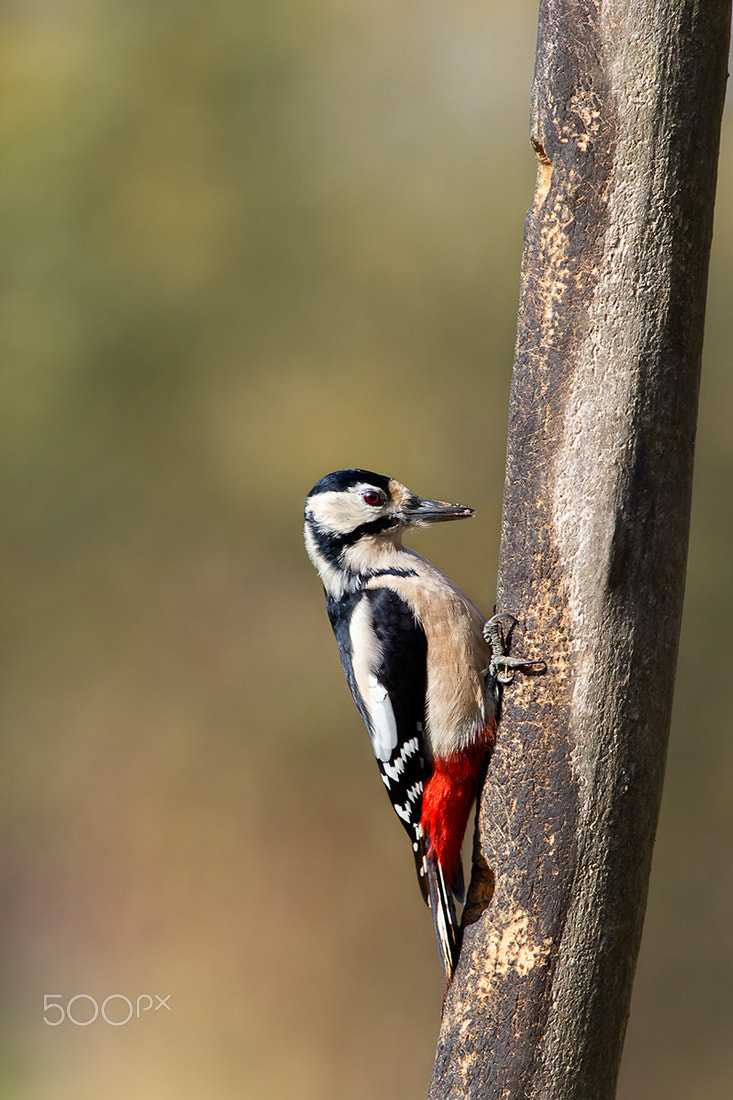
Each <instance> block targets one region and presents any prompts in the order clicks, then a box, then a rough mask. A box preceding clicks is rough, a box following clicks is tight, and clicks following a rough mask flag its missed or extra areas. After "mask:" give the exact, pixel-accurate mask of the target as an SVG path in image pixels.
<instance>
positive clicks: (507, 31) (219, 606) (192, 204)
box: [0, 0, 733, 1100]
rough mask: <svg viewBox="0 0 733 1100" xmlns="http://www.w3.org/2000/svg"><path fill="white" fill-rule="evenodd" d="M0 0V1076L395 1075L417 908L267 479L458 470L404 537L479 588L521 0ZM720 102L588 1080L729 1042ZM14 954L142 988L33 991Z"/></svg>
mask: <svg viewBox="0 0 733 1100" xmlns="http://www.w3.org/2000/svg"><path fill="white" fill-rule="evenodd" d="M0 32H1V33H0V55H1V61H2V63H1V64H0V73H1V74H2V77H1V79H2V81H3V84H4V87H3V89H2V99H1V103H2V108H1V131H0V132H1V135H2V136H1V140H2V173H1V176H0V188H2V202H1V203H0V207H1V211H2V213H1V217H2V236H3V241H4V247H3V250H2V256H3V259H2V287H1V291H0V293H1V294H2V310H1V316H2V320H1V322H0V324H1V325H2V345H3V370H2V380H1V383H0V385H1V386H2V401H1V413H0V415H1V416H2V425H1V429H0V446H1V448H2V458H3V478H4V493H3V496H4V501H5V510H6V522H5V524H4V570H5V642H6V644H5V647H4V648H5V654H4V662H3V664H4V680H5V683H4V689H3V693H2V699H3V709H4V723H3V724H4V745H5V766H4V792H3V798H2V814H3V829H4V838H3V848H2V852H3V856H2V876H3V883H2V885H3V890H2V896H3V907H4V917H3V1017H4V1027H3V1033H4V1046H3V1055H2V1080H3V1084H2V1087H1V1088H0V1095H2V1096H3V1097H9V1098H10V1097H12V1098H13V1100H47V1098H48V1100H50V1098H51V1097H53V1098H54V1100H66V1098H70V1097H78V1096H100V1097H104V1098H105V1100H118V1098H120V1100H121V1098H123V1097H124V1098H127V1097H130V1096H135V1097H140V1098H143V1100H148V1098H150V1100H168V1098H170V1100H173V1098H175V1100H187V1098H189V1097H191V1098H193V1097H200V1096H202V1095H205V1096H212V1097H216V1098H217V1100H228V1098H230V1097H231V1098H234V1097H252V1098H255V1100H270V1098H272V1100H277V1098H280V1097H293V1096H295V1097H298V1098H299V1100H311V1098H313V1100H316V1098H317V1100H343V1098H344V1097H348V1098H350V1100H352V1098H353V1100H361V1098H364V1100H367V1098H373V1097H374V1096H381V1097H387V1098H392V1097H394V1098H397V1097H400V1098H405V1097H408V1098H418V1097H422V1096H424V1095H425V1092H426V1089H427V1084H428V1080H429V1076H430V1071H431V1066H432V1058H433V1051H434V1044H435V1038H436V1034H437V1028H438V1023H439V1007H440V993H441V980H440V973H439V966H438V961H437V957H436V954H435V948H434V943H433V934H432V928H431V922H430V919H429V916H428V914H427V912H426V911H425V910H424V909H423V906H422V902H421V900H420V897H419V894H418V891H417V889H416V885H415V882H414V876H413V871H412V859H411V855H410V852H409V849H408V848H407V847H406V846H405V844H404V843H403V841H404V837H403V835H402V831H401V829H400V827H399V824H398V822H397V821H396V819H395V818H394V816H393V815H392V814H391V813H390V812H389V811H388V804H387V801H386V799H385V797H384V793H383V791H382V785H381V783H380V782H379V780H378V776H377V772H376V769H375V767H374V764H373V762H372V760H371V753H370V749H369V746H368V742H367V738H366V736H365V734H364V731H363V728H362V727H361V723H360V720H359V718H358V715H357V713H356V711H355V709H354V707H353V705H352V703H351V700H350V698H349V696H348V692H347V689H346V686H345V683H344V682H343V678H342V675H341V671H340V668H339V665H338V660H337V655H336V650H335V646H334V644H333V641H332V638H331V636H330V630H329V627H328V624H327V621H326V616H325V611H324V608H323V605H322V595H321V592H320V586H319V584H318V581H317V579H316V577H315V574H314V573H313V572H312V569H311V566H310V564H309V563H308V561H307V559H306V557H305V554H304V552H303V549H302V544H301V531H300V528H301V508H302V500H303V497H304V495H305V493H306V492H307V490H308V489H309V488H310V486H311V485H312V484H313V483H314V482H315V481H316V480H317V479H318V478H319V477H321V476H322V475H323V474H324V473H326V472H328V471H329V470H332V469H337V468H339V467H342V466H347V465H363V466H366V467H367V468H372V469H377V470H379V471H382V472H385V473H388V474H390V475H393V476H396V477H398V478H399V479H400V480H403V481H405V482H406V483H407V484H408V485H409V486H410V487H411V488H413V489H414V490H415V491H417V492H421V493H425V494H426V495H432V496H439V497H444V498H450V499H456V498H457V499H460V500H462V501H465V502H466V503H470V504H471V505H473V506H474V507H476V508H478V510H479V515H478V518H477V520H476V521H474V523H473V524H472V525H470V526H468V527H466V528H463V527H462V528H461V529H460V530H458V529H457V528H450V529H449V530H446V531H443V530H441V529H437V530H434V531H432V532H430V533H429V534H426V535H423V536H421V537H420V538H419V542H418V545H419V547H420V548H421V549H423V550H424V551H425V552H426V553H428V554H429V555H430V556H431V557H432V558H434V559H435V560H437V561H438V562H439V563H440V564H441V565H442V566H443V567H444V568H446V569H447V570H448V571H449V572H451V573H452V574H453V575H455V576H456V577H457V578H458V579H459V580H460V581H461V582H462V583H463V585H464V586H465V587H466V588H467V589H468V590H469V591H471V592H472V593H473V594H474V595H475V596H476V598H477V599H478V601H479V602H480V603H481V604H482V606H483V607H484V609H486V610H487V611H488V610H489V609H490V608H491V606H492V602H493V592H492V589H493V586H494V578H495V573H496V556H497V540H498V523H499V509H500V498H501V489H502V482H503V460H504V449H505V433H506V414H507V399H508V387H509V380H510V371H511V361H512V352H513V342H514V326H515V318H516V304H517V289H518V277H519V262H520V249H521V238H522V229H523V221H524V216H525V213H526V209H527V207H528V206H529V203H530V201H531V197H532V192H533V188H534V176H535V167H534V160H533V156H532V154H531V151H530V148H529V143H528V136H527V135H528V121H527V120H528V105H529V94H530V85H531V78H532V70H533V63H534V43H535V34H536V0H532V2H529V0H521V2H519V0H515V2H514V3H513V4H511V5H507V4H504V3H498V2H494V0H483V2H481V3H479V2H477V0H455V2H453V3H451V4H448V3H445V2H443V3H439V2H436V0H425V2H421V3H396V2H389V0H369V2H367V0H351V2H348V0H347V2H346V3H339V4H337V3H330V2H328V0H311V2H310V3H308V4H303V3H299V2H296V0H270V2H269V3H236V2H234V0H212V2H211V3H209V4H207V5H201V4H193V3H187V2H185V0H179V2H178V3H173V2H170V0H145V2H142V0H127V2H126V3H125V4H121V3H115V2H112V0H96V2H95V3H94V4H91V3H88V2H84V0H26V2H23V0H4V2H3V3H2V5H1V6H0ZM732 137H733V134H731V123H730V120H728V121H727V122H726V126H725V131H724V138H723V147H722V153H721V171H720V182H719V200H718V207H717V219H716V237H715V243H714V254H713V261H712V269H711V283H710V296H709V305H708V326H707V337H706V349H705V366H704V381H703V391H702V409H701V419H700V430H699V442H698V455H697V469H696V496H695V509H694V522H693V531H692V542H691V553H690V574H689V583H688V591H687V605H686V616H685V625H684V635H683V640H682V651H681V657H680V665H679V675H678V688H677V696H676V710H675V721H674V729H673V734H672V741H671V750H670V758H669V771H668V781H667V786H666V793H665V800H664V805H663V811H662V819H661V824H660V830H659V838H658V844H657V851H656V859H655V865H654V875H653V881H652V888H651V896H650V904H649V910H648V917H647V924H646V931H645V938H644V944H643V948H642V954H641V959H640V964H639V971H638V979H637V983H636V989H635V995H634V1002H633V1005H632V1015H631V1021H630V1025H629V1033H628V1041H627V1046H626V1052H625V1055H624V1064H623V1070H622V1078H621V1085H620V1091H619V1097H620V1098H621V1100H636V1098H641V1097H647V1096H649V1095H664V1096H665V1097H666V1098H667V1100H678V1098H679V1100H683V1098H685V1100H687V1098H689V1097H695V1098H696V1100H707V1098H718V1097H723V1096H728V1095H730V1081H731V1077H732V1076H733V1054H731V1045H730V1039H731V1035H733V1008H731V997H730V989H731V981H732V979H733V948H732V946H731V933H732V931H733V919H732V918H733V877H732V875H731V869H730V851H731V848H732V847H733V807H732V805H731V801H732V800H731V791H732V790H733V745H732V739H731V736H730V722H729V718H728V715H729V713H730V704H729V699H728V690H729V685H730V679H731V674H730V668H729V665H730V660H731V646H730V622H731V618H732V617H733V607H732V606H731V605H732V602H733V600H732V595H731V580H730V578H731V570H730V560H731V556H730V555H731V551H730V546H731V511H730V485H731V476H732V474H733V433H732V432H731V430H730V423H729V421H730V410H731V407H732V399H733V381H732V379H731V372H730V369H729V364H728V359H729V347H730V339H731V324H730V320H731V311H730V280H731V272H732V271H733V140H731V139H732ZM44 994H50V995H58V999H59V1000H60V1001H61V1002H62V1003H63V1004H65V1003H66V1002H67V1001H68V999H69V998H70V997H72V996H74V995H75V994H86V995H88V996H90V997H94V998H96V999H97V1001H98V1002H100V1003H101V1002H102V1001H103V1000H104V998H105V997H108V996H110V995H114V994H120V995H125V996H127V997H129V998H130V999H131V1001H133V1002H135V999H136V998H137V997H139V996H144V995H146V994H148V995H150V996H151V997H152V996H153V995H154V994H157V995H159V996H160V997H165V996H166V995H168V994H170V997H171V999H170V1002H169V1003H170V1006H171V1011H170V1012H168V1011H167V1010H166V1009H162V1010H161V1009H159V1010H158V1011H157V1012H155V1011H153V1010H150V1011H148V1013H147V1014H143V1015H142V1017H141V1018H140V1019H139V1020H138V1019H133V1020H131V1021H130V1023H129V1024H126V1025H124V1026H120V1027H115V1026H112V1025H110V1024H106V1023H104V1022H102V1021H101V1020H100V1019H97V1020H96V1021H95V1022H94V1023H91V1024H90V1025H89V1026H78V1025H77V1026H75V1025H73V1024H71V1023H69V1022H68V1021H67V1022H65V1023H64V1024H63V1025H61V1026H59V1027H51V1026H49V1025H48V1024H46V1023H44V1022H43V1014H44V1013H43V997H44ZM143 1003H146V1002H143ZM90 1004H91V1002H89V1001H88V1000H86V999H82V1000H80V1001H77V1002H75V1007H74V1009H73V1010H72V1011H73V1012H74V1015H75V1018H76V1019H77V1020H79V1021H80V1022H83V1021H84V1020H87V1019H89V1017H90V1014H91V1010H90ZM108 1012H109V1015H110V1016H111V1017H112V1018H113V1019H115V1020H120V1019H122V1018H124V1016H125V1014H126V1010H125V1008H124V1003H123V1002H120V1001H119V1000H117V1001H115V1002H113V1003H111V1004H110V1006H109V1010H108ZM49 1018H51V1019H55V1018H57V1013H49Z"/></svg>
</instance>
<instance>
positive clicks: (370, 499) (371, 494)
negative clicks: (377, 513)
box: [364, 489, 382, 506]
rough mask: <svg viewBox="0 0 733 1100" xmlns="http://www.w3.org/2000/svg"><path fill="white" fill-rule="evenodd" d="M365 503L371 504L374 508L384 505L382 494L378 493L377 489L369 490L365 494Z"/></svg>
mask: <svg viewBox="0 0 733 1100" xmlns="http://www.w3.org/2000/svg"><path fill="white" fill-rule="evenodd" d="M364 503H365V504H371V505H372V506H374V505H376V504H381V503H382V494H381V493H378V492H377V490H376V489H368V490H367V492H366V493H364Z"/></svg>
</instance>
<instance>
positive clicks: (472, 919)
mask: <svg viewBox="0 0 733 1100" xmlns="http://www.w3.org/2000/svg"><path fill="white" fill-rule="evenodd" d="M478 832H479V831H478V829H476V832H475V834H474V840H473V859H472V871H471V885H470V886H469V888H468V897H467V898H466V905H465V908H464V910H463V927H464V928H467V927H468V925H469V924H475V923H476V921H477V920H478V919H479V917H480V916H481V914H482V913H483V912H484V911H485V910H486V909H487V908H488V905H489V902H490V901H491V899H492V897H493V896H494V886H495V883H496V876H495V875H494V872H493V871H492V870H491V868H490V867H489V865H488V863H487V862H486V860H485V859H484V854H483V852H482V851H481V845H480V841H479V835H478Z"/></svg>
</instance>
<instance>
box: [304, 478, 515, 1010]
mask: <svg viewBox="0 0 733 1100" xmlns="http://www.w3.org/2000/svg"><path fill="white" fill-rule="evenodd" d="M473 515H474V510H473V509H472V508H467V507H465V506H464V505H462V504H449V503H447V502H445V501H441V500H432V499H427V498H423V497H419V496H415V495H414V494H413V493H411V492H410V490H409V489H407V488H406V487H405V486H404V485H403V484H401V483H400V482H399V481H396V480H395V479H394V478H390V477H385V476H384V475H381V474H376V473H373V472H371V471H369V470H362V469H346V470H337V471H335V472H334V473H330V474H327V475H326V476H325V477H322V478H321V480H320V481H318V482H317V484H316V485H314V486H313V488H312V489H311V490H310V492H309V493H308V495H307V497H306V501H305V510H304V518H305V544H306V549H307V552H308V555H309V557H310V559H311V561H312V562H313V565H314V566H315V568H316V570H317V572H318V574H319V576H320V579H321V581H322V584H323V588H324V592H325V596H326V606H327V610H328V616H329V619H330V622H331V626H332V628H333V632H334V635H335V637H336V641H337V643H338V648H339V653H340V657H341V664H342V666H343V671H344V673H345V675H346V680H347V682H348V685H349V688H350V689H351V694H352V696H353V698H354V702H355V703H356V706H357V708H358V710H359V713H360V714H361V717H362V718H363V720H364V723H365V725H366V727H367V730H368V733H369V737H370V739H371V745H372V749H373V752H374V756H375V757H376V761H377V764H378V766H379V771H380V773H381V777H382V780H383V782H384V785H385V787H386V788H387V792H388V794H389V797H390V799H391V802H392V805H393V807H394V810H395V812H396V814H397V816H398V817H399V819H400V821H401V822H402V824H403V826H404V828H405V829H406V831H407V833H408V835H409V837H410V841H411V843H412V850H413V855H414V858H415V864H416V868H417V873H418V881H419V883H420V888H421V891H422V894H423V898H424V900H425V901H426V903H427V904H428V905H429V907H430V909H431V912H432V917H433V924H434V928H435V935H436V940H437V943H438V949H439V954H440V959H441V963H442V968H443V975H444V981H445V989H446V991H447V989H448V986H449V984H450V981H451V979H452V975H453V972H454V968H455V965H456V962H457V957H458V952H459V949H460V921H459V917H458V908H457V906H460V905H461V903H462V902H463V901H464V899H465V889H464V877H463V866H462V859H461V844H462V841H463V837H464V834H465V831H466V827H467V823H468V819H469V815H470V812H471V808H472V806H473V803H474V801H475V799H476V795H477V791H478V788H479V784H480V781H481V779H482V776H483V774H484V771H485V768H486V765H487V763H488V761H489V758H490V756H491V753H492V751H493V749H494V745H495V741H496V716H497V699H498V683H499V682H500V681H502V680H503V679H504V677H505V676H506V675H507V667H508V666H511V667H518V665H519V664H520V662H519V661H518V660H517V659H515V658H506V661H505V663H504V664H503V665H501V662H500V665H497V662H496V658H497V656H500V655H501V653H502V648H501V646H500V645H499V644H498V642H497V636H498V632H497V630H496V628H495V627H494V629H493V630H492V629H491V627H489V628H488V630H487V629H486V628H487V620H486V617H485V616H484V615H483V614H482V613H481V611H480V610H479V608H478V607H477V606H476V604H475V603H474V602H473V600H471V599H470V597H469V596H467V595H466V593H465V592H463V591H462V589H461V588H460V587H459V586H458V585H457V584H456V583H455V582H454V581H453V580H451V579H450V577H448V576H446V575H445V573H443V572H442V571H441V570H440V569H438V568H437V566H435V565H433V564H432V563H431V562H429V561H428V560H427V559H426V558H424V557H422V555H420V554H418V553H416V552H415V551H414V550H411V549H409V548H408V547H406V546H404V545H403V541H402V540H403V537H404V535H405V534H406V533H407V532H409V531H410V530H412V529H413V528H420V527H426V526H429V525H430V524H433V523H444V522H447V521H453V520H458V519H466V518H469V517H471V516H473ZM492 622H493V620H490V623H492ZM497 669H499V676H498V679H497Z"/></svg>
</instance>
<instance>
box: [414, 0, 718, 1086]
mask: <svg viewBox="0 0 733 1100" xmlns="http://www.w3.org/2000/svg"><path fill="white" fill-rule="evenodd" d="M729 25H730V0H656V2H655V0H599V2H598V0H597V2H593V0H542V3H541V8H540V26H539V37H538V47H537V61H536V69H535V80H534V90H533V103H532V142H533V145H534V148H535V150H536V152H537V156H538V160H539V172H538V181H537V190H536V193H535V199H534V204H533V206H532V208H531V210H530V212H529V215H528V219H527V225H526V230H525V240H524V255H523V263H522V278H521V298H520V307H519V328H518V339H517V352H516V360H515V366H514V377H513V382H512V396H511V409H510V425H509V446H508V459H507V479H506V489H505V497H504V513H503V523H502V544H501V554H500V566H499V588H498V609H499V610H501V611H507V612H513V613H514V614H516V615H517V616H518V618H519V622H518V624H517V627H516V629H515V632H514V639H513V652H516V653H519V654H521V655H526V656H527V657H533V658H539V657H542V658H544V659H545V660H546V661H547V665H548V671H547V674H546V675H545V676H542V677H530V676H522V675H521V674H520V675H518V676H517V678H516V679H515V681H514V683H513V684H512V685H511V686H509V687H508V688H506V689H505V691H504V699H503V714H502V719H501V723H500V726H499V738H498V744H497V748H496V752H495V754H494V757H493V759H492V762H491V765H490V767H489V771H488V776H487V780H486V783H485V785H484V790H483V795H482V800H481V807H480V815H479V823H478V828H477V837H476V853H477V854H476V856H475V860H474V875H473V879H472V884H471V891H470V895H469V904H468V907H467V912H466V916H465V931H464V942H463V950H462V954H461V958H460V961H459V965H458V969H457V972H456V976H455V979H454V981H453V984H452V986H451V989H450V990H449V994H448V997H447V1000H446V1005H445V1012H444V1017H443V1025H442V1029H441V1035H440V1042H439V1048H438V1054H437V1059H436V1063H435V1069H434V1073H433V1081H432V1085H431V1089H430V1098H431V1100H439V1098H441V1100H445V1098H447V1097H451V1098H456V1100H458V1098H460V1100H464V1098H471V1097H481V1098H489V1100H491V1098H496V1100H499V1098H500V1097H501V1098H511V1100H519V1098H523V1097H532V1098H540V1097H541V1098H546V1100H550V1098H551V1100H569V1098H574V1100H580V1098H584V1100H606V1098H609V1097H613V1095H614V1093H615V1087H616V1077H617V1071H618V1063H619V1059H620V1055H621V1048H622V1043H623V1037H624V1031H625V1026H626V1019H627V1016H628V1010H629V1001H630V997H631V986H632V980H633V974H634V967H635V964H636V956H637V951H638V947H639V940H640V936H641V928H642V922H643V917H644V908H645V903H646V892H647V883H648V877H649V869H650V862H651V853H652V846H653V842H654V833H655V828H656V824H657V816H658V810H659V802H660V797H661V789H662V779H663V772H664V761H665V753H666V744H667V736H668V729H669V720H670V711H671V705H672V692H673V686H674V677H675V664H676V657H677V645H678V638H679V631H680V620H681V613H682V598H683V591H684V578H685V564H686V556H687V540H688V529H689V512H690V493H691V481H692V464H693V449H694V437H695V422H696V411H697V392H698V383H699V369H700V358H701V349H702V338H703V321H704V312H705V295H706V285H707V270H708V257H709V252H710V241H711V236H712V224H713V207H714V199H715V182H716V169H717V157H718V144H719V136H720V121H721V115H722V108H723V99H724V92H725V80H726V61H727V52H728V35H729ZM492 886H494V891H493V897H492V896H491V889H492ZM489 898H490V899H491V900H490V901H489Z"/></svg>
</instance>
